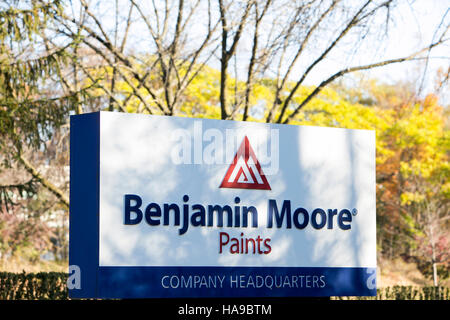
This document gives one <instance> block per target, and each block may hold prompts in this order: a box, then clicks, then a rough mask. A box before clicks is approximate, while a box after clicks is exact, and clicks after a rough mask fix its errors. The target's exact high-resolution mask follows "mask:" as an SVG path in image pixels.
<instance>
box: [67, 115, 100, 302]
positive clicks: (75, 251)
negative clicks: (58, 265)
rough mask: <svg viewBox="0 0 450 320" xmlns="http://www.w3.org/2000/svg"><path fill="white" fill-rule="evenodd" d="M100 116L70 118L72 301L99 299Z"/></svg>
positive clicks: (70, 292) (70, 259)
mask: <svg viewBox="0 0 450 320" xmlns="http://www.w3.org/2000/svg"><path fill="white" fill-rule="evenodd" d="M99 183H100V112H96V113H88V114H83V115H77V116H71V117H70V218H69V223H70V225H69V265H77V266H79V267H80V271H81V273H80V277H81V278H80V283H81V289H72V290H69V296H70V297H71V298H96V297H98V285H97V279H98V266H99V254H98V253H99V211H100V210H99V204H100V202H99V191H100V190H99V188H100V185H99Z"/></svg>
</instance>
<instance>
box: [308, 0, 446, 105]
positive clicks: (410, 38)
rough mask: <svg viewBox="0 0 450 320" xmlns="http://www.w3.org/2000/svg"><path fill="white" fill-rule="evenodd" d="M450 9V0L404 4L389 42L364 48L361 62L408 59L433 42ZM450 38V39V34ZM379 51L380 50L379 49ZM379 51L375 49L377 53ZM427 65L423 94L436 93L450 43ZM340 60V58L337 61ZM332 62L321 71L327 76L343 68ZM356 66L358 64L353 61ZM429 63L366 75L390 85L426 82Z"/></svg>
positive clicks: (402, 65)
mask: <svg viewBox="0 0 450 320" xmlns="http://www.w3.org/2000/svg"><path fill="white" fill-rule="evenodd" d="M449 7H450V0H416V1H411V0H408V1H404V2H402V4H401V5H400V8H399V9H400V10H397V11H396V16H395V17H393V22H392V23H391V25H390V31H389V37H388V41H387V42H386V43H384V44H376V45H375V46H373V47H372V46H371V47H370V48H362V49H363V51H362V54H360V55H359V59H361V61H358V63H361V64H364V63H370V62H376V61H382V60H385V59H391V58H399V57H403V56H408V55H409V54H411V53H412V52H416V51H418V50H420V49H421V48H424V47H425V46H426V45H427V44H429V43H431V42H432V40H433V36H434V34H435V31H436V29H437V27H438V26H439V24H440V23H441V21H442V17H443V16H444V14H445V13H446V11H447V10H448V9H449ZM445 22H446V24H449V23H450V12H447V15H446V16H445ZM447 38H450V33H449V34H448V36H447ZM376 48H378V50H376ZM374 49H375V50H374ZM430 57H432V59H430V60H429V63H428V65H427V73H426V76H425V78H424V79H423V92H424V93H426V92H429V91H430V90H432V87H433V83H434V78H435V75H436V71H437V69H438V68H439V67H443V68H444V69H446V68H448V67H449V65H450V42H449V43H446V44H444V45H441V46H439V47H436V48H434V49H433V50H432V51H431V53H430ZM336 60H338V59H336ZM336 60H335V61H331V62H330V61H329V62H328V63H327V64H326V65H322V66H321V67H320V68H321V69H322V70H323V73H326V70H334V69H337V68H339V66H340V65H341V64H340V63H339V62H338V61H336ZM352 64H354V62H352ZM424 66H425V62H424V61H414V62H404V63H399V64H392V65H389V66H386V67H381V68H376V69H372V70H369V71H365V72H364V76H365V77H368V78H377V79H379V80H381V81H384V82H387V83H395V82H397V81H413V82H417V83H421V82H422V77H423V74H424V73H423V71H424ZM320 78H321V72H316V73H314V75H312V77H311V78H309V79H308V82H309V83H317V82H318V81H320ZM448 89H449V87H448V86H447V90H446V92H443V96H442V97H441V101H442V102H444V103H445V104H449V103H450V94H449V92H448V91H449V90H448Z"/></svg>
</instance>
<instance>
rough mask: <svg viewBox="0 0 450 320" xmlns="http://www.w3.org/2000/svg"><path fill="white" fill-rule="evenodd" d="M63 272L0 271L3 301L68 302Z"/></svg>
mask: <svg viewBox="0 0 450 320" xmlns="http://www.w3.org/2000/svg"><path fill="white" fill-rule="evenodd" d="M67 277H68V275H67V274H66V273H63V272H39V273H25V272H23V273H12V272H0V300H15V299H26V300H67V299H68V291H67V286H66V283H67ZM331 299H333V300H348V299H351V300H375V299H376V300H450V289H449V288H447V287H413V286H393V287H386V288H382V289H378V290H377V296H376V297H332V298H331Z"/></svg>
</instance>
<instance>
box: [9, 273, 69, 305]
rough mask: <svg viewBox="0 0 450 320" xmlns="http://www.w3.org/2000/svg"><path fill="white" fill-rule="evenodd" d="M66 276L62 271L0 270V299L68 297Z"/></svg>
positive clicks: (55, 298)
mask: <svg viewBox="0 0 450 320" xmlns="http://www.w3.org/2000/svg"><path fill="white" fill-rule="evenodd" d="M67 277H68V275H67V274H66V273H63V272H39V273H25V272H23V273H12V272H0V299H2V300H16V299H26V300H63V299H68V291H67V285H66V282H67Z"/></svg>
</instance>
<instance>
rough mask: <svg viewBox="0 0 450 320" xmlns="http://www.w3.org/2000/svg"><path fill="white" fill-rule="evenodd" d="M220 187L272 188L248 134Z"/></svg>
mask: <svg viewBox="0 0 450 320" xmlns="http://www.w3.org/2000/svg"><path fill="white" fill-rule="evenodd" d="M220 188H235V189H258V190H271V189H270V185H269V182H268V181H267V179H266V176H265V175H264V173H263V171H262V169H261V166H260V164H259V161H258V159H257V158H256V156H255V153H254V152H253V149H252V147H251V146H250V142H249V141H248V138H247V136H245V137H244V140H243V141H242V143H241V146H240V147H239V149H238V151H237V152H236V155H235V156H234V160H233V162H232V163H231V165H230V167H229V168H228V171H227V173H226V174H225V177H224V178H223V181H222V184H221V185H220Z"/></svg>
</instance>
